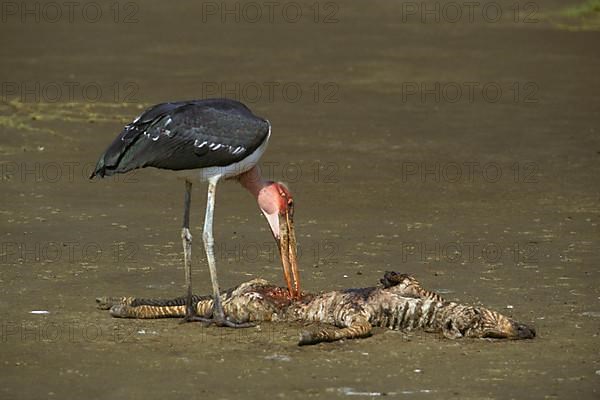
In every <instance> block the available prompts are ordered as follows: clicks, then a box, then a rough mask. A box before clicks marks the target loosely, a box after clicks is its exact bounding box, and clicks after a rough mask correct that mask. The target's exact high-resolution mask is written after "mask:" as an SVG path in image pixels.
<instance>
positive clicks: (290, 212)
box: [239, 167, 300, 298]
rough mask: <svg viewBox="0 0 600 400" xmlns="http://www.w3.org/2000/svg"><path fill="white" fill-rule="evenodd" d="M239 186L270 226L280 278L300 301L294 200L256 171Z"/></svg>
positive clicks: (276, 184) (241, 181)
mask: <svg viewBox="0 0 600 400" xmlns="http://www.w3.org/2000/svg"><path fill="white" fill-rule="evenodd" d="M239 180H240V183H241V184H242V185H243V186H244V187H245V188H246V189H248V191H250V192H251V193H252V194H253V195H254V196H255V197H256V201H257V203H258V207H259V208H260V210H261V211H262V213H263V215H264V216H265V218H266V219H267V222H268V223H269V228H270V229H271V232H272V233H273V237H274V238H275V241H276V242H277V245H278V247H279V253H280V255H281V262H282V264H283V275H284V278H285V281H286V283H287V286H288V290H289V292H290V295H291V296H292V297H295V298H298V297H300V276H299V272H298V260H297V248H296V232H295V230H294V199H293V198H292V193H291V192H290V190H289V189H288V188H287V186H286V185H285V184H283V183H281V182H273V181H267V180H263V179H262V178H261V176H260V172H259V171H258V169H257V168H256V167H255V168H253V169H252V170H250V171H248V172H247V173H246V174H244V175H242V176H240V178H239Z"/></svg>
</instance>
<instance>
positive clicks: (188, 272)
mask: <svg viewBox="0 0 600 400" xmlns="http://www.w3.org/2000/svg"><path fill="white" fill-rule="evenodd" d="M191 201H192V183H191V182H190V181H188V180H186V181H185V200H184V208H183V228H182V229H181V240H182V243H183V266H184V270H185V285H186V286H187V293H186V295H187V302H186V312H185V316H186V320H188V319H189V318H190V317H191V316H192V315H195V310H194V309H193V308H192V234H191V233H190V203H191Z"/></svg>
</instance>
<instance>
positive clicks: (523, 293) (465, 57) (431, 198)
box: [0, 1, 600, 399]
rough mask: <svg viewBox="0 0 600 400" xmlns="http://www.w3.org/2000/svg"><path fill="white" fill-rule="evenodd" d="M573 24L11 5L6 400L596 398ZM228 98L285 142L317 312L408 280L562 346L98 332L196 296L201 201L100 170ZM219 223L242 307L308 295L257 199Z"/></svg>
mask: <svg viewBox="0 0 600 400" xmlns="http://www.w3.org/2000/svg"><path fill="white" fill-rule="evenodd" d="M567 3H570V4H572V3H573V2H558V1H549V2H543V3H535V2H534V3H531V2H530V3H527V4H529V5H527V4H525V3H522V4H521V5H520V8H519V10H518V11H517V10H516V9H515V8H514V2H508V1H506V2H505V1H500V2H497V3H494V4H495V6H494V7H496V9H486V11H485V13H484V12H483V9H478V10H477V9H476V10H475V11H474V13H473V15H472V20H471V19H470V17H469V15H470V14H469V13H468V9H466V8H465V7H464V6H460V11H461V12H462V15H463V16H462V18H461V19H460V20H459V21H455V20H456V14H452V12H453V11H454V10H452V9H450V8H448V7H446V8H444V4H445V3H438V7H440V8H439V9H436V8H435V7H436V6H435V4H436V3H434V2H429V3H428V7H429V6H431V7H433V8H432V9H433V10H439V11H433V13H434V14H432V15H431V14H427V13H426V12H425V10H424V9H423V7H425V5H424V4H423V3H421V2H415V3H408V2H404V3H400V2H389V1H370V2H345V1H343V2H339V1H334V2H318V3H314V4H309V3H306V4H304V3H302V4H301V3H277V4H276V5H274V6H272V7H274V9H273V13H272V14H271V12H270V9H269V7H271V6H269V5H267V4H266V3H260V2H259V3H253V4H254V6H250V7H254V8H248V6H247V5H246V4H247V3H237V6H236V3H227V5H225V4H224V3H221V2H204V3H193V4H192V3H191V2H177V4H173V3H170V2H158V1H152V2H144V3H137V2H129V3H125V2H122V3H118V5H115V4H112V5H111V4H108V3H106V4H105V3H92V2H90V3H77V4H78V6H77V7H76V8H75V9H74V10H73V14H70V13H69V12H68V11H69V10H67V9H65V8H64V6H62V7H63V8H62V10H59V11H61V12H62V14H61V16H60V17H58V16H57V15H58V14H56V9H52V8H51V7H50V8H48V7H46V8H44V5H43V4H42V5H40V4H39V3H37V4H38V9H37V11H36V8H35V5H31V7H33V8H31V9H32V10H33V11H30V12H29V14H27V13H25V14H24V16H23V15H21V14H19V13H20V12H21V11H22V10H21V8H22V7H24V4H23V3H18V2H17V3H11V4H12V6H9V8H5V9H3V14H2V18H3V19H2V23H0V60H1V61H0V76H1V77H2V79H1V80H2V85H3V86H2V103H1V105H0V138H1V141H0V172H1V176H0V179H1V187H0V200H1V201H0V213H1V218H0V226H1V229H0V244H1V246H2V249H1V251H0V261H1V262H0V266H1V268H0V294H1V295H0V316H1V317H0V318H1V321H0V322H1V328H2V330H1V340H0V354H1V357H0V360H1V361H0V398H3V399H43V398H57V399H71V398H72V399H76V398H84V397H85V398H90V399H137V398H143V399H154V398H156V399H159V398H160V399H164V398H183V397H184V396H194V397H198V398H199V397H203V398H207V399H208V398H224V399H229V398H265V397H269V398H300V397H305V396H308V397H315V398H336V397H339V398H343V397H346V396H359V397H361V396H362V397H375V396H378V395H383V394H387V395H389V396H393V397H397V398H410V399H413V398H423V399H438V398H460V399H470V398H473V399H475V398H477V399H479V398H566V397H569V398H581V399H584V398H597V397H598V391H599V389H600V357H599V356H598V349H599V348H600V346H599V344H600V343H599V337H598V335H599V334H600V329H599V326H600V304H599V300H600V290H599V282H600V268H599V262H600V260H599V256H598V250H597V249H598V239H599V235H598V233H599V229H598V223H599V220H600V218H599V217H600V197H599V195H600V185H599V180H598V177H599V176H600V165H599V162H600V136H599V132H598V129H599V126H600V124H599V122H600V115H599V111H600V110H599V107H598V105H599V104H600V97H599V93H600V75H599V74H598V71H600V54H599V52H598V42H599V41H600V33H599V32H598V31H593V30H587V29H579V28H578V21H577V20H570V21H567V22H565V21H564V20H561V19H560V17H559V16H558V15H559V11H560V7H563V6H564V5H566V4H567ZM32 4H33V3H32ZM55 4H56V3H55ZM89 4H92V5H89ZM290 4H292V5H290ZM300 4H301V8H298V5H300ZM454 4H459V3H454ZM531 4H533V6H532V5H531ZM13 6H14V7H13ZM15 7H16V8H15ZM225 7H228V8H227V9H225ZM236 7H237V8H236ZM407 7H409V8H407ZM532 7H533V8H532ZM498 8H499V9H500V10H501V11H502V17H500V18H499V20H498V21H497V22H493V20H495V18H496V17H495V16H494V12H495V11H497V9H498ZM298 9H300V10H301V13H302V14H301V16H300V17H299V16H298V15H299V14H298ZM15 10H16V11H15ZM84 10H85V12H84ZM98 10H100V12H101V13H102V14H101V15H100V14H98V13H97V12H98ZM227 10H233V11H230V14H227V12H226V11H227ZM444 10H445V11H444ZM257 12H260V13H261V17H260V18H259V17H258V14H257ZM31 13H33V14H31ZM36 13H37V14H36ZM231 13H233V14H231ZM422 13H424V14H422ZM436 13H437V15H436ZM36 15H37V16H38V17H39V19H40V20H39V21H36V20H35V18H36ZM57 18H58V19H57ZM257 18H258V20H257ZM436 18H438V19H439V22H438V21H436ZM236 19H237V20H236ZM54 20H56V21H55V22H53V21H54ZM94 21H95V22H94ZM294 21H295V22H294ZM557 21H558V22H557ZM436 85H437V86H436ZM471 89H472V90H471ZM215 96H228V97H234V98H238V99H240V100H242V101H244V102H246V103H247V104H248V105H249V106H250V107H251V108H252V109H253V110H254V111H255V112H256V113H257V114H259V115H263V116H265V117H267V118H268V119H270V121H271V122H272V124H273V135H272V140H271V143H270V147H269V149H268V151H267V153H266V154H265V156H264V157H263V160H262V161H263V164H262V165H263V171H264V172H265V174H267V176H269V177H271V178H273V179H282V180H284V181H286V182H288V184H289V186H290V188H291V190H292V191H293V193H294V195H295V199H296V225H297V231H298V240H299V242H300V249H301V256H300V266H301V270H302V278H303V286H304V288H305V289H307V290H311V291H320V290H328V289H335V288H343V287H358V286H369V285H374V284H375V283H376V282H377V280H378V278H379V277H380V276H381V275H382V273H383V272H384V271H385V270H391V269H393V270H397V271H403V272H408V273H411V274H414V275H415V276H416V277H418V278H419V279H420V280H421V281H422V283H423V284H424V285H425V286H426V287H428V288H432V289H435V290H439V291H441V292H443V293H445V296H446V297H448V298H451V299H459V300H461V301H464V302H468V303H473V304H483V305H486V306H488V307H490V308H493V309H497V310H499V311H502V312H504V313H507V314H509V315H512V316H513V317H514V318H516V319H518V320H520V321H523V322H526V323H531V324H533V325H534V326H535V327H536V328H537V331H538V334H539V336H538V337H537V338H536V339H535V340H531V341H523V342H500V341H487V340H462V341H449V340H444V339H442V338H441V337H439V336H436V335H431V334H421V333H411V334H403V333H399V332H383V331H378V332H377V334H376V335H375V336H373V337H372V338H369V339H366V340H356V341H346V342H340V343H333V344H322V345H318V346H314V347H304V348H299V347H297V346H296V340H297V332H298V330H299V329H300V328H301V327H300V326H296V325H289V326H286V325H270V324H262V325H261V326H259V327H255V328H251V329H246V330H240V331H235V330H228V329H218V328H214V327H213V328H203V327H201V326H200V325H197V324H187V325H179V324H178V323H177V321H176V320H160V321H134V320H117V319H113V318H111V317H110V316H109V315H108V314H107V313H106V312H102V311H99V310H97V309H96V308H95V304H94V299H95V297H96V296H100V295H136V296H148V297H171V296H178V295H181V294H182V293H183V268H182V254H181V244H180V237H179V229H180V228H179V227H180V223H181V214H182V203H183V183H182V182H180V181H178V180H176V179H174V178H173V177H172V176H171V175H170V174H167V173H160V172H159V171H156V170H143V171H139V172H136V173H134V174H131V175H127V176H121V177H117V178H110V179H105V180H101V181H92V182H91V181H89V180H88V179H87V175H88V174H89V172H90V170H91V168H92V165H93V164H94V163H95V161H96V160H97V158H98V156H99V155H100V154H101V152H102V151H103V150H104V149H105V148H106V146H107V145H108V144H109V143H110V141H111V140H112V139H113V137H114V136H116V134H117V133H118V132H119V131H120V128H121V127H122V125H123V124H124V123H126V122H128V121H129V120H131V119H133V117H135V116H136V115H137V114H138V113H139V112H140V111H141V109H143V108H144V107H146V106H148V105H150V104H154V103H158V102H163V101H167V100H175V99H188V98H200V97H215ZM204 199H205V186H204V185H202V184H197V185H195V187H194V194H193V203H192V205H193V212H192V221H193V233H194V234H195V242H194V278H195V281H194V284H195V290H196V291H197V292H199V293H208V292H209V290H210V285H209V279H208V270H207V268H206V265H205V257H204V255H203V252H202V246H201V242H200V238H201V234H200V232H201V225H202V220H203V210H204V204H205V200H204ZM215 224H216V225H215V238H216V242H217V246H218V248H217V262H218V268H219V278H220V281H221V284H222V286H223V287H229V286H233V285H235V284H237V283H239V282H241V281H243V280H247V279H250V278H251V277H264V278H267V279H269V280H271V281H274V282H280V283H282V282H283V281H282V276H281V271H280V267H279V258H278V255H277V254H276V248H275V245H274V243H272V238H271V236H270V233H269V231H268V230H267V225H266V223H265V222H264V220H263V218H262V216H261V215H260V213H259V211H258V209H257V207H256V205H255V204H254V202H253V200H252V198H251V197H250V196H249V195H248V194H247V193H246V192H245V191H244V190H243V189H241V188H240V187H239V185H237V184H234V183H226V184H223V185H221V186H219V188H218V192H217V208H216V219H215ZM31 311H47V313H42V314H31Z"/></svg>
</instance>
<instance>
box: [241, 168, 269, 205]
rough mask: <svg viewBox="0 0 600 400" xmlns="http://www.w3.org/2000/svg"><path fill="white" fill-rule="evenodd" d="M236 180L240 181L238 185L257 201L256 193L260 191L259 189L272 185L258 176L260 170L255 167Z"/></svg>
mask: <svg viewBox="0 0 600 400" xmlns="http://www.w3.org/2000/svg"><path fill="white" fill-rule="evenodd" d="M238 180H239V181H240V184H241V185H242V186H243V187H245V188H246V189H247V190H248V191H249V192H250V193H252V196H254V197H255V198H256V199H258V193H259V192H260V191H261V189H263V188H264V187H265V186H268V185H269V184H271V183H272V182H271V181H268V180H266V179H263V177H262V175H261V174H260V169H259V168H258V167H257V166H254V167H252V169H250V170H248V171H247V172H244V173H243V174H241V175H240V176H239V177H238Z"/></svg>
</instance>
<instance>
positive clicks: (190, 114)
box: [90, 99, 270, 178]
mask: <svg viewBox="0 0 600 400" xmlns="http://www.w3.org/2000/svg"><path fill="white" fill-rule="evenodd" d="M269 129H270V126H269V122H268V121H266V120H264V119H262V118H260V117H257V116H256V115H254V114H252V112H251V111H250V109H248V107H246V106H245V105H243V104H242V103H240V102H237V101H233V100H229V99H206V100H191V101H181V102H176V103H163V104H158V105H155V106H153V107H151V108H149V109H148V110H146V111H145V112H144V113H143V114H142V115H140V116H139V117H138V118H136V119H135V120H134V121H133V122H132V123H130V124H129V125H126V126H125V128H124V129H123V131H122V132H121V134H120V135H119V136H118V137H117V138H116V139H115V140H114V141H113V142H112V144H111V145H110V146H109V147H108V149H107V150H106V151H105V152H104V154H102V156H100V160H98V164H97V165H96V169H95V170H94V172H93V173H92V175H91V177H90V178H93V177H94V176H96V175H99V176H100V177H103V176H105V175H108V176H110V175H113V174H116V173H123V172H127V171H131V170H132V169H136V168H143V167H156V168H164V169H171V170H183V169H196V168H206V167H222V166H226V165H229V164H233V163H236V162H238V161H240V160H242V159H244V158H245V157H247V156H248V155H250V154H252V153H253V152H254V151H255V150H256V149H257V148H258V147H259V146H260V145H261V144H262V143H263V141H264V140H266V138H267V136H268V135H269Z"/></svg>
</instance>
